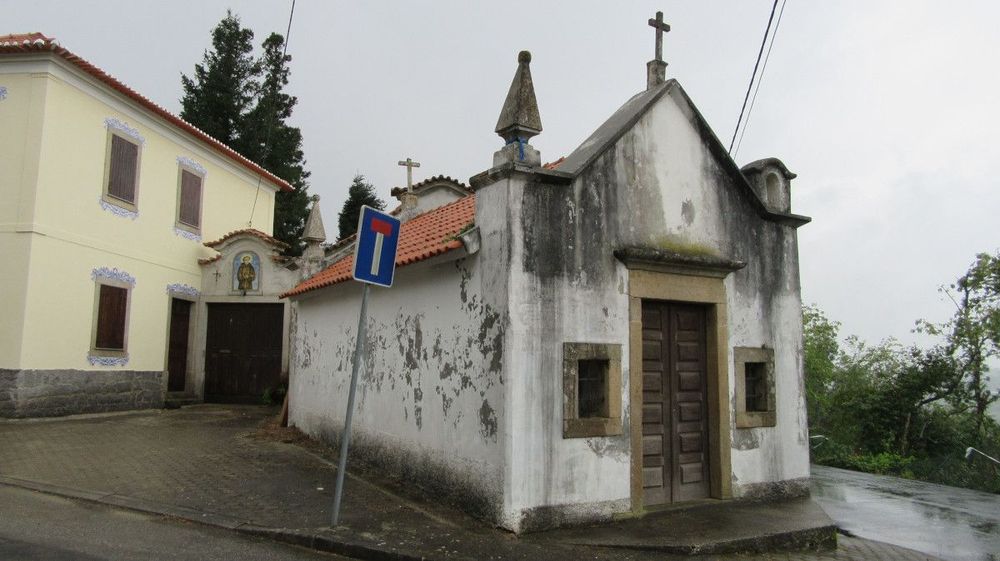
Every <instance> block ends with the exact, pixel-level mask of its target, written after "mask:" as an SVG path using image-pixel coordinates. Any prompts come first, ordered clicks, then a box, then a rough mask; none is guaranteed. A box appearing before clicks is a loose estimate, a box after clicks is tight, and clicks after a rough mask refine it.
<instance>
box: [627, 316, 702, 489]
mask: <svg viewBox="0 0 1000 561" xmlns="http://www.w3.org/2000/svg"><path fill="white" fill-rule="evenodd" d="M707 317H708V315H707V309H706V307H705V306H699V305H693V304H681V303H675V302H661V301H648V300H647V301H643V304H642V482H643V503H644V504H646V505H657V504H664V503H672V502H679V501H688V500H693V499H701V498H707V497H708V496H709V494H710V492H711V488H710V479H709V449H708V426H709V420H708V373H707V362H708V360H707V348H706V347H707V343H706V340H707V337H706V327H707Z"/></svg>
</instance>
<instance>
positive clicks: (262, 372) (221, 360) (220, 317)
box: [205, 303, 284, 403]
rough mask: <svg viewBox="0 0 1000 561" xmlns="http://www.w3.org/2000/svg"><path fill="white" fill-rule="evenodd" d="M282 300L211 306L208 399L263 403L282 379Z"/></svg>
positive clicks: (206, 366)
mask: <svg viewBox="0 0 1000 561" xmlns="http://www.w3.org/2000/svg"><path fill="white" fill-rule="evenodd" d="M283 320H284V306H283V305H282V304H228V303H227V304H208V333H207V335H206V341H205V401H215V402H243V403H260V400H261V397H262V396H263V395H264V392H265V391H266V390H268V389H273V388H274V387H275V386H277V385H278V384H279V383H280V382H281V350H282V344H283V341H284V335H283V333H284V330H283Z"/></svg>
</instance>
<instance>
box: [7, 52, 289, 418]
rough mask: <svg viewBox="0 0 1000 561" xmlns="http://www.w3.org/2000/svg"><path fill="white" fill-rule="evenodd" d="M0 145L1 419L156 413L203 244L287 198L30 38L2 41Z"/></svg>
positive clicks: (243, 163)
mask: <svg viewBox="0 0 1000 561" xmlns="http://www.w3.org/2000/svg"><path fill="white" fill-rule="evenodd" d="M0 131H2V132H0V255H3V257H4V260H3V261H4V266H3V267H2V268H0V294H2V296H0V417H3V416H7V417H11V416H16V417H22V416H44V415H61V414H69V413H79V412H94V411H110V410H119V409H133V408H141V407H158V406H162V404H163V402H164V396H165V393H166V391H167V374H166V373H167V370H168V362H169V361H170V360H174V361H175V362H177V361H181V367H182V368H183V369H184V371H187V370H189V369H192V366H193V365H195V364H196V362H197V358H198V357H195V356H193V355H194V354H196V353H192V352H188V347H189V346H191V345H192V344H193V338H194V334H195V333H196V332H197V329H196V326H197V322H198V321H199V320H198V319H197V317H198V314H199V309H200V308H199V306H195V305H193V304H192V303H195V302H198V300H199V297H200V289H201V287H202V280H203V279H202V271H203V267H202V266H201V265H199V259H202V260H206V259H211V258H213V257H215V256H216V252H215V251H214V250H212V249H210V248H209V247H206V246H205V245H204V244H203V240H204V241H205V242H208V241H210V240H217V239H220V238H222V237H223V236H225V235H226V234H227V233H230V232H233V231H237V230H248V229H252V231H254V232H258V233H260V234H261V235H263V236H265V237H269V234H270V233H271V227H272V222H273V215H274V195H275V193H276V192H277V191H278V190H279V189H281V190H290V189H291V186H290V185H289V184H288V183H286V182H285V181H283V180H281V179H279V178H278V177H275V176H274V175H272V174H270V173H268V172H267V171H265V170H264V169H262V168H260V167H259V166H257V165H256V164H254V163H252V162H250V161H249V160H247V159H245V158H243V157H242V156H240V155H239V154H237V153H236V152H234V151H232V150H231V149H229V148H228V147H226V146H225V145H223V144H221V143H220V142H218V141H216V140H215V139H213V138H211V137H209V136H208V135H206V134H205V133H203V132H201V131H200V130H198V129H197V128H195V127H193V126H192V125H190V124H189V123H187V122H185V121H183V120H182V119H180V118H178V117H177V116H175V115H173V114H171V113H169V112H168V111H166V110H165V109H163V108H161V107H159V106H157V105H156V104H154V103H153V102H151V101H150V100H148V99H146V98H145V97H143V96H142V95H140V94H139V93H137V92H135V91H134V90H132V89H130V88H129V87H127V86H126V85H124V84H122V83H121V82H119V81H118V80H116V79H115V78H113V77H111V76H109V75H108V74H106V73H104V72H103V71H101V70H100V69H98V68H97V67H95V66H93V65H92V64H90V63H89V62H87V61H85V60H83V59H82V58H80V57H79V56H77V55H75V54H73V53H72V52H70V51H68V50H67V49H65V48H63V47H62V46H60V45H59V44H58V43H56V42H55V41H54V40H52V39H50V38H48V37H45V36H44V35H42V34H40V33H31V34H26V35H8V36H0ZM182 384H183V380H182ZM188 386H189V387H188V389H189V391H190V390H191V388H190V384H188ZM194 391H195V393H200V390H199V389H198V388H194Z"/></svg>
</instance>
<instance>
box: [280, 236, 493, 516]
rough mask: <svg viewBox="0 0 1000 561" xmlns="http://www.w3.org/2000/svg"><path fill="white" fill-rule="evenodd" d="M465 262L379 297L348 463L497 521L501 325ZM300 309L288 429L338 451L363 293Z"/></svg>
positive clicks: (372, 308)
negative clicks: (450, 498) (386, 473)
mask: <svg viewBox="0 0 1000 561" xmlns="http://www.w3.org/2000/svg"><path fill="white" fill-rule="evenodd" d="M461 254H462V250H454V251H453V252H451V254H445V256H443V258H444V260H443V261H442V260H441V258H438V260H436V261H434V260H432V262H425V263H421V264H416V265H411V266H409V267H405V268H402V269H398V270H397V272H396V278H395V283H394V286H393V287H392V288H389V289H385V288H379V287H372V289H371V293H370V295H369V301H368V333H367V337H366V353H365V355H366V358H365V361H364V363H363V367H362V370H361V377H360V382H359V386H358V394H357V401H356V409H355V417H354V424H353V427H352V432H353V439H352V457H355V455H357V456H356V457H360V458H363V459H366V460H369V461H373V462H375V463H377V464H379V465H382V466H388V467H389V468H391V469H394V470H398V471H399V475H403V476H407V477H413V478H416V479H419V480H420V482H421V483H424V484H428V485H430V486H434V485H439V486H440V487H442V489H447V490H449V491H450V492H452V493H453V494H457V495H459V498H460V499H462V500H465V501H470V502H472V503H476V505H474V506H475V508H477V509H479V510H481V511H483V512H482V513H483V514H484V515H487V516H490V517H495V516H496V513H497V511H498V509H499V506H500V504H501V501H502V489H501V482H502V480H503V477H502V475H503V468H504V463H503V445H504V440H503V434H502V432H501V427H502V425H503V423H504V422H505V419H504V415H505V413H504V383H505V379H504V375H503V370H502V366H503V336H504V322H503V320H502V316H501V313H500V312H498V311H497V310H496V308H495V307H494V304H493V303H492V302H491V301H489V299H484V298H483V296H482V293H481V291H482V283H483V282H484V279H483V278H482V276H481V274H480V271H479V267H478V259H477V257H476V256H472V257H468V258H463V259H457V260H456V259H454V258H455V257H456V256H459V255H461ZM487 282H489V281H487ZM296 300H297V302H298V313H297V314H296V316H297V319H296V321H295V324H294V328H293V331H292V341H293V342H292V347H293V351H292V357H291V390H290V392H291V393H290V405H289V406H290V422H291V424H293V425H294V426H297V427H299V428H300V429H302V430H303V431H304V432H306V433H307V434H310V435H313V436H316V437H321V438H325V439H327V440H329V441H337V440H338V438H339V433H340V431H341V430H342V427H343V422H344V414H345V412H346V405H347V394H348V389H349V384H350V376H351V360H352V356H353V352H354V344H355V337H356V330H357V322H358V312H359V310H360V302H361V285H360V284H359V283H356V282H353V281H350V282H347V283H342V284H340V285H335V286H332V287H329V288H324V289H320V290H318V291H315V292H312V293H308V294H306V295H305V296H304V297H301V298H298V299H296Z"/></svg>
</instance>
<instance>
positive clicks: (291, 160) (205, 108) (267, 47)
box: [181, 12, 309, 255]
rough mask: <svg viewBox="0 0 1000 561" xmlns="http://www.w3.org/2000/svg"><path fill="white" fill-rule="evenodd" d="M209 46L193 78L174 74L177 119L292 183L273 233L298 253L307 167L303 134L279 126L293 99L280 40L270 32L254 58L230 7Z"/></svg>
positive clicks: (278, 201)
mask: <svg viewBox="0 0 1000 561" xmlns="http://www.w3.org/2000/svg"><path fill="white" fill-rule="evenodd" d="M212 46H213V49H214V50H213V51H207V52H206V53H205V60H204V62H203V63H202V64H198V65H195V74H194V78H193V79H192V78H188V77H187V76H183V77H182V78H181V80H182V82H183V85H184V98H183V99H182V100H181V105H182V107H183V111H182V112H181V117H183V118H184V119H185V120H187V121H188V122H190V123H191V124H193V125H195V126H197V127H199V128H201V129H202V130H204V131H205V132H207V133H209V134H210V135H212V136H213V137H215V138H217V139H218V140H220V141H222V142H224V143H226V144H227V145H228V146H229V147H231V148H232V149H234V150H236V151H237V152H239V153H240V154H242V155H243V156H245V157H247V158H248V159H249V160H251V161H253V162H256V163H257V164H259V165H260V166H261V167H263V168H264V169H266V170H267V171H269V172H271V173H273V174H274V175H276V176H278V177H280V178H282V179H284V180H285V181H287V182H288V183H289V184H291V185H292V187H294V188H295V190H294V191H292V192H288V193H286V192H279V193H277V194H276V195H275V210H274V228H273V232H274V237H275V238H277V239H279V240H281V241H283V242H285V243H287V244H288V245H289V249H288V251H287V253H288V254H290V255H299V254H301V252H302V241H301V238H302V230H303V229H304V228H305V221H306V218H307V217H308V215H309V208H308V207H309V194H308V189H309V185H308V182H307V181H306V180H307V179H308V177H309V172H308V171H306V170H305V159H304V156H303V153H302V132H301V131H300V130H299V129H298V127H293V126H290V125H288V124H287V123H286V120H287V119H289V118H290V117H291V115H292V110H293V108H294V107H295V104H296V102H297V99H296V98H295V97H294V96H291V95H288V94H286V93H285V92H284V88H285V86H287V85H288V75H289V69H288V63H289V62H290V61H291V60H292V57H291V56H288V55H285V54H284V53H283V50H284V38H283V37H282V36H281V35H279V34H277V33H272V34H271V35H269V36H268V37H267V39H265V40H264V42H263V44H262V47H263V54H262V55H261V57H260V58H259V59H255V58H253V56H252V52H253V32H252V31H251V30H249V29H244V28H242V26H241V25H240V20H239V18H238V17H237V16H234V15H233V14H232V12H227V14H226V17H225V18H224V19H223V20H222V21H221V22H219V25H217V26H216V27H215V29H214V30H213V31H212Z"/></svg>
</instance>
